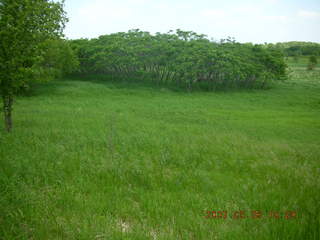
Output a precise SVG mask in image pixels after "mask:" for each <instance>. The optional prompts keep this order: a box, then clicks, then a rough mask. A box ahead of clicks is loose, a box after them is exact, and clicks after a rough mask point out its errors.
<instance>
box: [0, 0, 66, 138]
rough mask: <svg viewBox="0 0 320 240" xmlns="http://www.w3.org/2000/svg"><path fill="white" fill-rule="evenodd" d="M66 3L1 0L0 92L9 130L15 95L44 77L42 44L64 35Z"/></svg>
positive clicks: (47, 0) (37, 0)
mask: <svg viewBox="0 0 320 240" xmlns="http://www.w3.org/2000/svg"><path fill="white" fill-rule="evenodd" d="M63 4H64V1H63V0H62V1H60V2H58V1H50V0H0V95H1V97H2V100H3V112H4V120H5V128H6V130H7V131H8V132H9V131H10V130H11V128H12V105H13V99H14V95H15V94H16V93H17V92H18V91H19V89H21V88H22V87H25V86H27V85H28V83H29V82H30V81H31V80H34V79H42V78H43V76H44V73H45V71H44V68H42V67H41V64H39V63H40V62H41V61H42V59H43V58H42V57H41V55H42V53H41V51H42V50H41V49H42V47H41V46H42V45H43V43H44V42H45V41H47V40H48V39H56V38H59V37H61V36H62V35H63V34H62V30H63V29H64V25H65V22H66V21H67V18H66V16H65V12H64V10H63Z"/></svg>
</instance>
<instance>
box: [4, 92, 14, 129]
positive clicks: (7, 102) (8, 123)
mask: <svg viewBox="0 0 320 240" xmlns="http://www.w3.org/2000/svg"><path fill="white" fill-rule="evenodd" d="M2 99H3V113H4V124H5V129H6V131H7V132H10V131H11V129H12V103H13V97H12V95H7V96H3V97H2Z"/></svg>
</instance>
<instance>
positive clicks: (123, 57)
mask: <svg viewBox="0 0 320 240" xmlns="http://www.w3.org/2000/svg"><path fill="white" fill-rule="evenodd" d="M71 46H72V48H73V49H74V50H75V51H76V53H77V55H78V58H79V61H80V71H81V73H82V74H84V73H85V74H92V73H95V74H106V75H108V76H110V77H111V78H112V79H114V80H119V79H127V80H130V79H136V78H139V79H144V80H148V81H154V82H155V83H156V84H168V85H171V84H174V85H177V86H179V87H183V88H186V89H188V90H191V89H195V88H201V89H207V90H215V89H220V88H264V87H266V86H267V85H268V83H269V82H271V81H274V80H279V79H282V78H284V77H286V64H285V62H284V58H283V54H282V52H281V51H279V50H278V48H276V47H267V48H266V47H264V46H260V45H253V44H240V43H237V42H235V41H234V40H230V39H227V40H221V41H220V42H213V41H210V40H208V39H207V38H206V36H204V35H199V34H196V33H194V32H187V31H181V30H177V31H176V32H173V31H170V32H168V33H165V34H161V33H156V34H155V35H152V34H150V33H149V32H144V31H140V30H131V31H129V32H127V33H124V32H120V33H115V34H110V35H104V36H100V37H99V38H97V39H91V40H86V39H80V40H73V41H71Z"/></svg>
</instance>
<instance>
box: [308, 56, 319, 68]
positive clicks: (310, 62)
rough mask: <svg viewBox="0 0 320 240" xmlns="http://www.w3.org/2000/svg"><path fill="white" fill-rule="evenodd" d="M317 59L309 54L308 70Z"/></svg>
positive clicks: (315, 63)
mask: <svg viewBox="0 0 320 240" xmlns="http://www.w3.org/2000/svg"><path fill="white" fill-rule="evenodd" d="M317 63H318V60H317V57H316V56H310V57H309V63H308V70H313V69H314V68H315V66H316V65H317Z"/></svg>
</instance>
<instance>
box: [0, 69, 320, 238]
mask: <svg viewBox="0 0 320 240" xmlns="http://www.w3.org/2000/svg"><path fill="white" fill-rule="evenodd" d="M291 70H292V72H291V79H290V80H288V81H287V82H284V83H279V84H277V85H276V86H275V87H274V88H273V89H272V90H264V91H261V90H260V91H258V90H250V91H249V90H246V91H237V92H217V93H208V92H195V93H185V92H175V91H171V90H168V89H165V88H158V89H157V88H151V87H148V86H145V85H141V84H140V85H139V84H138V83H137V84H131V85H125V84H121V83H118V84H116V83H109V82H105V81H79V80H68V79H64V80H59V81H53V82H50V83H46V84H42V85H39V86H38V87H37V88H36V89H35V90H34V91H33V92H32V93H31V94H29V96H25V97H20V98H18V100H17V102H16V103H15V109H14V120H15V121H14V122H15V125H14V130H13V132H12V133H11V134H6V133H5V132H4V131H1V132H0V133H1V136H0V190H1V192H0V239H6V240H7V239H8V240H11V239H19V240H20V239H41V240H42V239H130V240H131V239H137V240H141V239H157V240H158V239H159V240H160V239H163V240H168V239H174V240H176V239H246V240H247V239H256V240H257V239H268V240H269V239H281V240H283V239H290V240H291V239H319V236H320V234H319V229H320V224H319V221H320V218H319V210H320V208H319V206H320V205H319V202H320V194H319V193H320V185H319V184H320V182H319V173H320V172H319V171H320V169H319V157H320V138H319V136H320V123H319V119H320V112H319V107H320V91H319V90H320V70H319V68H318V69H316V70H314V71H312V72H307V71H306V70H304V69H301V68H294V66H291ZM1 117H2V116H1ZM207 210H210V211H228V217H227V218H226V219H213V218H210V219H206V218H205V216H206V215H207V213H206V211H207ZM253 210H259V211H262V213H263V217H262V218H261V219H252V218H251V217H250V216H251V211H253ZM236 211H245V214H246V216H248V218H245V219H233V218H232V214H233V213H234V212H236ZM272 211H277V212H279V213H280V218H279V219H276V218H269V217H267V214H268V213H269V212H272ZM286 211H295V212H296V213H297V217H296V218H291V219H286V218H285V213H286Z"/></svg>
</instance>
